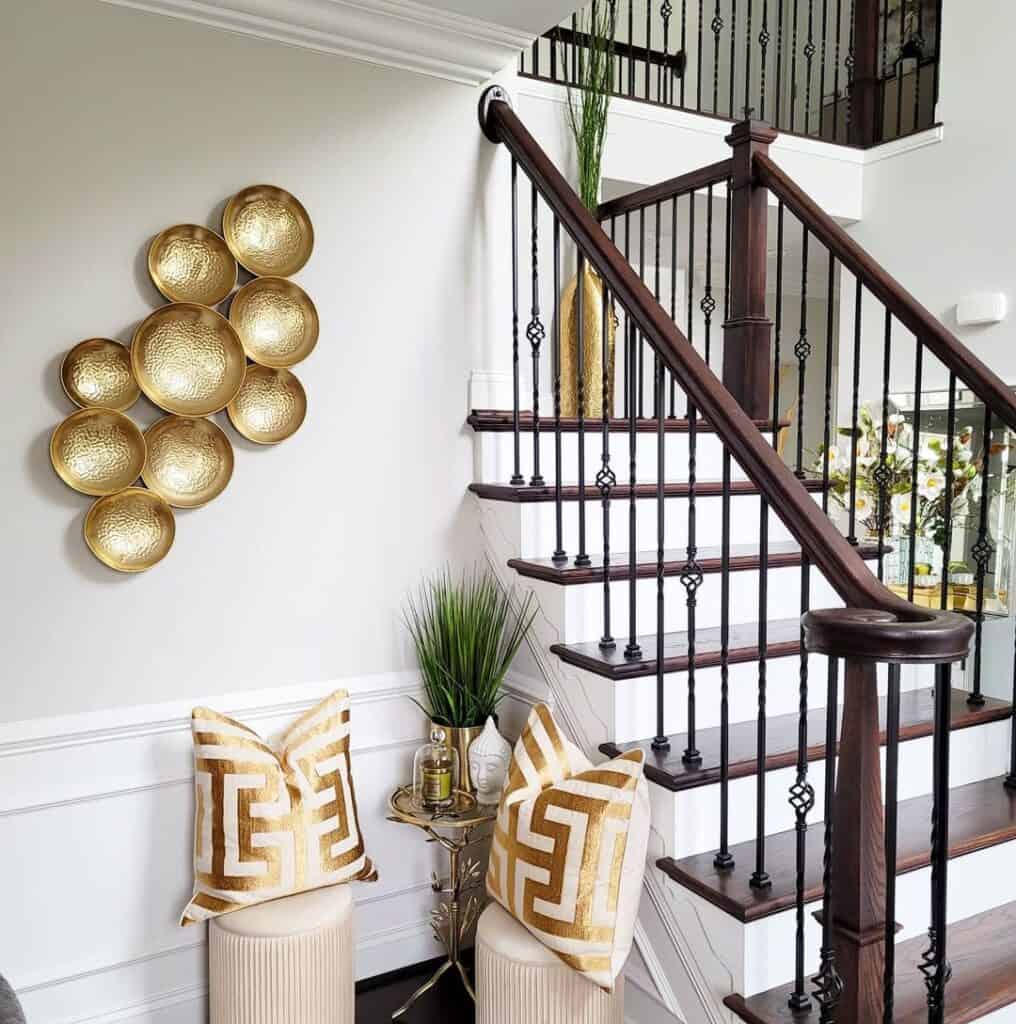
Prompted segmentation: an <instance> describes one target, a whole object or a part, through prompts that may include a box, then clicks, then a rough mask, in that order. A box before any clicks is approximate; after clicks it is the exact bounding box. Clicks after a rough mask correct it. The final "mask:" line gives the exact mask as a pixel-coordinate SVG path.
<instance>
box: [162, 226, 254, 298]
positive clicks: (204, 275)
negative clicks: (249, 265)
mask: <svg viewBox="0 0 1016 1024" xmlns="http://www.w3.org/2000/svg"><path fill="white" fill-rule="evenodd" d="M148 273H149V274H151V275H152V280H153V281H154V282H155V287H156V288H158V289H159V291H160V292H162V294H163V295H165V296H166V298H167V299H169V301H170V302H200V303H202V304H203V305H205V306H214V305H216V303H219V302H222V300H223V299H224V298H225V297H226V296H227V295H228V294H229V293H230V292H231V291H232V290H233V287H234V286H235V285H236V273H237V270H236V260H235V259H233V254H232V253H231V252H230V251H229V247H228V246H227V245H226V242H225V239H223V238H220V237H219V236H218V235H217V234H216V233H215V232H214V231H209V230H208V228H203V227H201V226H200V225H198V224H177V225H176V226H175V227H172V228H166V230H165V231H163V232H162V234H160V235H156V236H155V239H154V240H153V241H152V244H151V245H150V246H149V248H148Z"/></svg>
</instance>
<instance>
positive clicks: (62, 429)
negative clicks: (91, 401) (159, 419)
mask: <svg viewBox="0 0 1016 1024" xmlns="http://www.w3.org/2000/svg"><path fill="white" fill-rule="evenodd" d="M49 457H50V459H51V460H52V462H53V468H54V469H55V470H56V471H57V475H58V476H59V477H60V479H61V480H63V482H64V483H65V484H67V485H68V486H70V487H73V488H74V490H76V491H81V493H82V494H91V495H104V494H113V493H115V492H116V491H120V490H123V488H125V487H129V486H130V485H131V484H132V483H134V481H135V480H137V478H138V477H139V476H141V473H142V471H143V470H144V468H145V439H144V437H143V436H142V434H141V431H140V430H139V429H138V428H137V426H135V424H134V421H133V420H130V419H128V418H127V417H126V416H124V414H123V413H122V412H115V411H114V410H113V409H79V410H78V411H77V412H75V413H72V414H71V415H70V416H68V417H67V419H65V420H64V421H63V423H61V424H60V426H58V427H57V428H56V430H54V431H53V436H52V437H51V438H50V442H49Z"/></svg>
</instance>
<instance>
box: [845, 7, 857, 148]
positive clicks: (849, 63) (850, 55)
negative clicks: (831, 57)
mask: <svg viewBox="0 0 1016 1024" xmlns="http://www.w3.org/2000/svg"><path fill="white" fill-rule="evenodd" d="M856 23H857V0H850V36H849V39H850V43H849V46H848V48H847V56H846V59H845V60H844V61H843V66H844V67H845V68H846V71H847V114H846V116H847V142H849V141H850V127H851V125H852V123H853V120H854V92H853V85H854V67H855V66H856V64H857V54H856V53H855V51H854V41H855V29H856Z"/></svg>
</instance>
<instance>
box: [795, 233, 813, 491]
mask: <svg viewBox="0 0 1016 1024" xmlns="http://www.w3.org/2000/svg"><path fill="white" fill-rule="evenodd" d="M809 237H810V233H809V231H808V226H807V225H806V224H805V225H802V228H801V325H800V328H799V330H798V335H797V343H796V344H795V345H794V355H795V356H796V357H797V458H796V460H795V470H794V472H795V473H796V474H797V476H798V477H799V478H800V479H802V480H803V479H804V475H805V474H804V423H805V414H806V411H807V410H806V408H805V404H804V396H805V386H806V384H807V374H808V357H809V356H810V355H811V342H810V341H809V340H808V239H809Z"/></svg>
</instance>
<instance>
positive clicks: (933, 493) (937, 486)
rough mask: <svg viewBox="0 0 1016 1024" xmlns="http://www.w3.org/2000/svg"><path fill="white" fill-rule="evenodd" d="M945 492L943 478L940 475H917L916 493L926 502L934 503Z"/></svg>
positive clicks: (935, 473) (936, 473)
mask: <svg viewBox="0 0 1016 1024" xmlns="http://www.w3.org/2000/svg"><path fill="white" fill-rule="evenodd" d="M944 490H945V476H944V475H943V474H942V473H939V472H934V473H919V474H918V476H917V493H918V494H920V496H921V497H922V498H925V499H926V500H927V501H934V500H935V499H936V498H937V497H939V496H940V495H941V494H942V492H943V491H944Z"/></svg>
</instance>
